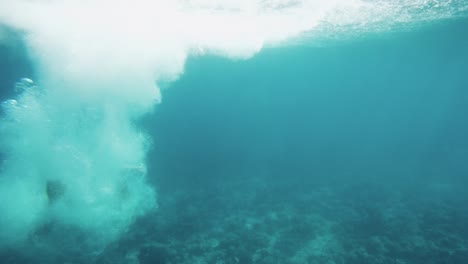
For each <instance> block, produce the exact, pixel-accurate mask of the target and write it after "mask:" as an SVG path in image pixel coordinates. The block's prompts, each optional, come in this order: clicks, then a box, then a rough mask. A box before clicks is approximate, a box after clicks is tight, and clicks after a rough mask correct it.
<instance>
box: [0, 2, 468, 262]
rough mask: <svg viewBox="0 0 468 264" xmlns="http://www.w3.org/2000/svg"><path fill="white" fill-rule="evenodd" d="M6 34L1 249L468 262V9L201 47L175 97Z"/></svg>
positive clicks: (150, 258)
mask: <svg viewBox="0 0 468 264" xmlns="http://www.w3.org/2000/svg"><path fill="white" fill-rule="evenodd" d="M436 2H437V1H436ZM434 3H435V2H434ZM444 3H445V2H444ZM449 3H450V1H449ZM456 3H458V4H459V5H460V6H461V7H460V8H459V9H460V10H464V9H463V8H462V7H463V2H456V1H455V2H454V5H455V4H456ZM429 8H431V5H429ZM454 8H455V7H454ZM462 14H463V13H462ZM1 15H2V13H1V12H0V19H2V16H1ZM0 21H1V20H0ZM326 29H327V28H326V27H325V28H324V29H322V30H325V31H326ZM7 31H8V33H4V34H8V36H9V37H8V39H9V42H2V41H1V40H2V38H0V44H1V43H4V44H2V45H0V62H1V64H0V67H1V71H0V88H1V94H0V98H1V100H2V101H3V102H4V103H3V104H2V113H1V114H2V119H1V126H0V128H1V131H0V133H1V135H2V139H1V140H0V143H1V145H0V147H1V152H0V154H1V161H2V163H1V166H2V170H1V173H0V199H1V200H2V205H0V213H2V216H0V217H1V219H0V224H1V227H0V262H1V263H19V264H23V263H103V264H104V263H129V264H130V263H131V264H134V263H142V264H146V263H148V264H149V263H167V264H169V263H171V264H175V263H177V264H185V263H187V264H188V263H190V264H195V263H214V264H230V263H247V264H251V263H252V264H253V263H263V264H273V263H285V264H301V263H314V264H315V263H316V264H319V263H327V264H332V263H336V264H339V263H346V264H348V263H351V264H358V263H359V264H362V263H397V264H404V263H424V264H428V263H460V264H463V263H468V225H467V224H466V223H468V208H467V206H466V204H467V202H468V195H467V193H466V186H468V178H467V177H468V161H467V160H468V118H467V114H468V77H467V76H468V20H467V19H466V15H465V16H463V15H460V16H453V17H450V18H442V19H434V20H433V21H423V22H418V23H415V24H413V25H411V26H395V27H391V26H389V29H388V30H368V31H362V32H347V34H344V35H346V37H336V36H334V35H329V34H317V35H313V36H312V37H311V36H309V38H308V37H305V38H304V39H299V41H294V42H292V43H289V44H287V45H286V44H284V45H271V46H268V45H266V47H264V48H263V49H262V50H261V51H259V52H258V53H257V54H255V56H253V57H249V58H248V59H246V58H244V57H243V56H241V58H234V59H232V58H230V59H228V58H224V57H222V56H215V55H213V54H211V55H210V54H208V55H205V56H201V55H203V54H195V55H192V56H189V57H188V59H187V61H186V63H185V65H184V70H183V74H182V73H179V72H178V70H177V69H178V68H177V66H174V67H175V68H176V70H174V69H172V68H171V70H167V69H164V70H161V69H159V68H158V67H155V68H158V69H159V71H162V72H166V70H167V72H172V71H174V72H176V73H177V74H176V75H177V77H178V78H174V77H173V76H172V75H171V74H167V75H169V77H168V78H167V79H165V78H162V80H159V81H158V84H159V86H160V87H161V97H160V98H161V103H160V104H157V105H153V103H148V102H147V101H146V99H147V97H151V93H149V92H147V91H146V90H145V89H143V90H138V89H137V88H135V87H134V86H137V85H136V84H138V85H142V86H145V85H146V82H144V81H141V80H143V79H144V78H143V77H141V76H146V75H145V74H143V73H140V72H139V71H138V70H141V71H143V72H144V69H146V68H145V67H141V68H137V69H136V70H135V72H133V71H134V69H133V68H132V67H128V68H127V67H126V66H125V67H122V68H117V69H118V71H116V72H117V75H119V78H116V79H113V80H111V81H109V80H107V79H106V77H108V76H114V75H115V74H116V73H115V72H113V71H112V69H110V70H109V68H111V67H109V68H107V67H106V65H108V64H112V63H113V62H114V60H110V62H105V63H102V64H99V65H98V66H99V67H96V68H93V67H92V66H90V65H94V64H93V63H95V62H97V61H98V59H96V61H94V60H90V61H87V59H89V58H88V57H87V55H89V54H91V55H90V57H91V58H94V56H96V57H97V58H99V59H100V58H102V57H100V53H96V54H95V53H93V52H94V51H95V50H91V51H90V52H89V54H88V53H86V52H83V53H82V54H81V53H79V52H78V54H80V55H81V56H82V57H80V56H78V59H81V58H84V59H83V61H81V60H79V62H80V63H83V64H84V65H85V66H86V67H85V68H86V72H85V73H86V74H83V72H81V71H80V70H82V69H81V68H80V67H79V66H80V64H77V65H78V66H77V65H74V64H71V66H70V65H68V66H70V69H71V70H70V72H72V73H71V74H70V75H64V76H63V77H62V76H59V77H57V76H55V75H54V77H55V78H56V79H54V78H52V77H51V75H50V73H49V74H48V73H46V74H44V72H48V71H51V72H54V74H55V73H61V71H60V69H58V68H54V67H53V66H50V65H49V64H47V63H49V62H54V63H57V65H59V66H61V65H62V64H61V62H62V61H61V60H58V59H57V60H56V59H55V58H53V59H51V60H50V61H49V60H47V59H46V60H45V61H46V63H44V62H42V63H38V62H37V60H39V59H38V57H40V56H38V55H37V54H35V53H28V52H29V51H28V50H27V49H28V47H29V46H28V45H26V44H24V43H23V42H25V43H27V41H29V39H28V38H27V37H24V36H22V35H21V34H23V33H22V32H21V31H19V32H15V30H11V32H10V29H8V30H7ZM5 32H6V31H5ZM39 32H41V31H39ZM337 32H338V33H337V34H342V33H343V32H340V31H337ZM322 33H323V32H322ZM0 35H1V34H0ZM53 36H55V37H57V38H59V37H58V35H53ZM60 36H61V35H60ZM13 40H14V41H13ZM33 43H35V42H34V41H33ZM60 43H62V42H60ZM65 43H66V42H63V43H62V44H64V45H65ZM104 43H105V42H104ZM51 46H52V47H55V46H54V45H51ZM33 47H34V45H33ZM77 47H78V48H77V50H78V51H79V50H80V49H79V46H77ZM106 47H107V46H106ZM229 47H230V46H229ZM230 48H231V47H230ZM129 49H130V48H129ZM97 50H98V51H100V50H99V49H97ZM214 53H215V54H216V52H214ZM45 54H49V53H47V52H45ZM130 54H132V55H133V53H130ZM236 54H237V53H236ZM42 55H43V54H42ZM42 55H41V56H42ZM49 55H50V54H49ZM125 55H127V54H125ZM46 57H47V56H46ZM52 57H53V56H52ZM65 57H66V56H65ZM234 57H237V56H234ZM104 58H107V57H106V56H104ZM158 58H159V57H158ZM171 58H172V57H171ZM61 59H63V58H61ZM126 59H127V58H126V57H125V56H123V57H118V58H116V59H115V61H116V62H115V64H119V62H121V61H124V62H129V63H133V62H134V61H133V60H131V59H129V60H128V61H127V60H126ZM65 61H66V60H65ZM145 63H146V61H145ZM157 65H158V66H160V65H159V64H157ZM163 65H166V64H163ZM68 66H67V67H68ZM88 66H89V67H91V68H88ZM74 67H76V68H74ZM59 68H60V67H59ZM122 69H125V70H127V71H128V72H123V71H120V70H122ZM88 70H89V71H90V72H93V74H92V75H87V74H88V72H87V71H88ZM129 72H130V73H129ZM66 74H69V72H68V71H67V72H66ZM81 74H82V75H81ZM140 74H141V76H140ZM41 76H42V77H41ZM44 76H45V77H44ZM89 76H92V77H93V78H95V79H96V80H97V81H95V82H94V80H89V79H87V77H89ZM120 76H121V78H120ZM25 77H27V78H31V79H33V80H36V79H37V80H38V81H37V83H36V82H33V81H32V80H31V81H29V79H21V78H25ZM85 77H86V78H85ZM127 77H132V78H133V79H131V80H127V79H125V78H127ZM140 77H141V78H140ZM15 83H16V84H15ZM76 83H79V84H80V85H76ZM51 84H53V85H56V86H60V87H62V86H63V87H65V88H67V89H68V90H67V89H65V90H60V89H56V88H50V87H55V86H50V85H51ZM127 84H129V86H128V87H127V86H126V85H127ZM36 85H37V86H36ZM75 86H76V87H78V86H79V87H80V89H76V87H75ZM82 86H86V87H88V86H89V87H90V89H89V90H87V89H85V88H82ZM103 86H105V87H104V88H103ZM108 86H109V87H113V88H107V87H108ZM44 87H45V88H44ZM129 87H130V88H131V89H130V90H131V91H130V92H128V91H127V90H128V88H129ZM98 88H99V89H100V90H99V89H98ZM125 89H127V90H125ZM95 90H98V92H96V94H97V95H96V96H95V94H94V93H93V91H95ZM63 91H66V92H63ZM94 96H95V97H94ZM156 97H157V98H159V97H158V96H155V98H156ZM12 98H13V99H12ZM127 100H128V101H127ZM148 109H150V110H148ZM156 194H157V195H156Z"/></svg>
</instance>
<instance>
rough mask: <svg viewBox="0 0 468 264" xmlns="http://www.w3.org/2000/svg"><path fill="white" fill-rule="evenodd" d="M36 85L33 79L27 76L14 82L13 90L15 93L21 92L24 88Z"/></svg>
mask: <svg viewBox="0 0 468 264" xmlns="http://www.w3.org/2000/svg"><path fill="white" fill-rule="evenodd" d="M35 87H36V85H35V84H34V81H33V80H31V79H29V78H21V79H20V80H19V81H18V82H17V83H16V84H15V92H17V93H22V92H24V91H25V90H30V89H34V88H35Z"/></svg>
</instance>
